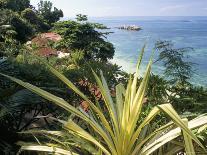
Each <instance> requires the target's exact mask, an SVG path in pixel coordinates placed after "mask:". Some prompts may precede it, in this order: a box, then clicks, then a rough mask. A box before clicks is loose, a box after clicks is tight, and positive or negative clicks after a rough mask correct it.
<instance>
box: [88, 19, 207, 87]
mask: <svg viewBox="0 0 207 155" xmlns="http://www.w3.org/2000/svg"><path fill="white" fill-rule="evenodd" d="M90 20H91V21H95V22H99V23H103V24H104V25H106V26H108V27H110V28H111V30H110V31H112V32H114V33H112V34H110V35H109V37H108V40H109V41H110V42H112V43H113V44H114V46H115V48H116V53H115V56H114V59H113V60H112V62H114V63H116V64H118V65H121V66H122V68H123V70H125V71H127V72H134V70H135V65H136V60H137V57H138V55H139V51H140V49H141V48H142V46H143V44H144V42H147V48H146V53H145V57H144V59H143V60H144V63H143V64H144V65H146V64H147V62H148V60H149V56H150V54H151V51H152V48H153V47H154V44H155V42H156V41H157V40H171V41H173V43H174V44H175V47H192V48H194V51H192V52H190V53H188V55H189V56H190V60H191V61H192V62H194V63H196V64H197V65H195V66H194V70H195V73H194V76H193V77H192V79H191V81H192V82H193V83H194V84H197V85H205V86H207V17H122V18H121V17H118V18H115V17H114V18H106V17H105V18H91V19H90ZM121 25H138V26H141V27H142V28H143V30H141V31H138V32H136V31H126V30H119V29H116V28H115V27H117V26H121ZM156 57H157V54H156V55H155V59H156ZM143 69H144V67H143ZM162 71H163V67H162V65H161V64H154V65H153V72H154V73H156V74H160V75H162Z"/></svg>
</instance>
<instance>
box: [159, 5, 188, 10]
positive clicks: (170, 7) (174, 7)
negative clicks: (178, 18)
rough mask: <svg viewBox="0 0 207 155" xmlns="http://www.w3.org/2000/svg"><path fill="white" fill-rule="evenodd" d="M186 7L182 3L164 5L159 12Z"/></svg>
mask: <svg viewBox="0 0 207 155" xmlns="http://www.w3.org/2000/svg"><path fill="white" fill-rule="evenodd" d="M183 8H186V6H184V5H171V6H166V7H163V8H161V9H160V12H168V11H176V10H180V9H183Z"/></svg>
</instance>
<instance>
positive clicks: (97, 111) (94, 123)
mask: <svg viewBox="0 0 207 155" xmlns="http://www.w3.org/2000/svg"><path fill="white" fill-rule="evenodd" d="M143 53H144V47H143V49H142V51H141V54H140V57H139V59H138V63H137V67H136V72H135V74H134V75H133V78H132V77H131V78H130V79H129V81H128V84H127V87H126V89H125V88H124V86H123V85H122V84H118V85H117V86H116V90H115V91H116V96H115V97H112V96H111V94H110V89H109V88H108V86H107V82H106V80H105V78H104V76H103V74H102V73H101V74H100V78H99V77H98V75H97V74H96V73H95V72H94V71H93V70H92V72H93V74H94V77H95V79H96V83H97V86H98V87H99V89H100V91H101V94H102V98H103V101H104V102H103V103H104V107H105V108H103V105H102V106H100V104H99V103H97V102H95V101H92V100H90V99H89V97H87V96H86V95H84V93H82V92H81V91H80V90H79V89H78V88H77V87H76V86H75V85H74V84H73V83H72V82H71V81H70V80H68V79H67V78H66V77H65V76H64V75H62V74H61V73H59V72H58V71H57V70H55V69H54V68H53V67H51V66H50V65H48V64H46V63H45V64H46V65H47V66H48V68H49V69H50V70H51V72H52V73H53V74H54V75H55V76H57V77H58V78H59V79H60V80H61V81H62V82H64V83H65V84H66V85H67V86H68V87H69V88H70V89H71V90H73V91H74V92H75V93H76V94H78V95H79V96H80V97H81V98H82V99H83V100H85V101H86V102H87V103H88V104H89V105H90V108H89V111H88V112H85V111H84V110H82V109H81V108H77V107H74V106H71V104H69V103H68V102H67V101H65V100H63V99H62V98H60V97H58V96H55V95H53V94H51V93H49V92H47V91H45V90H43V89H40V88H38V87H36V86H34V85H31V84H29V83H26V82H23V81H21V80H19V79H16V78H14V77H11V76H8V75H5V74H1V75H2V76H4V77H7V78H9V79H11V80H12V81H14V82H16V83H18V84H20V85H21V86H23V87H25V88H27V89H29V90H30V91H32V92H34V93H36V94H38V95H40V96H41V97H43V98H45V99H47V100H49V101H51V102H53V103H54V104H56V105H58V106H60V107H61V108H63V109H65V110H66V111H68V113H69V114H70V117H69V118H68V120H64V121H63V120H58V123H61V124H62V126H63V129H62V130H61V131H48V130H31V131H25V132H24V133H30V134H32V135H35V134H42V135H44V136H45V138H49V139H50V141H49V142H48V143H46V142H45V143H44V142H42V141H39V140H37V142H38V143H37V144H31V143H21V145H22V146H21V151H25V150H30V151H31V150H32V151H40V152H48V153H56V154H65V155H69V154H78V153H79V154H84V153H80V152H79V151H77V150H78V149H74V147H77V148H80V149H82V151H83V152H84V150H87V152H90V153H91V154H105V155H148V154H165V155H166V154H169V155H171V154H176V153H178V152H180V151H185V152H186V154H190V155H193V154H196V151H197V150H198V151H200V152H204V153H206V150H205V146H203V144H202V143H201V142H200V141H199V140H198V138H197V137H196V136H195V135H194V134H193V132H192V130H191V129H195V128H200V127H202V126H204V125H206V124H207V116H205V115H203V116H200V117H198V118H195V119H194V120H191V121H189V122H188V120H187V119H181V118H180V117H179V115H178V114H177V113H176V111H175V110H174V109H173V107H172V106H171V105H170V104H168V103H165V104H160V105H157V106H155V107H154V108H153V109H152V110H151V111H150V112H149V114H148V115H147V116H146V117H145V118H144V119H143V118H141V113H142V108H143V104H144V103H143V102H144V99H145V97H146V96H145V95H146V90H147V88H148V87H147V85H148V81H149V76H150V70H151V66H152V57H151V59H150V61H149V64H148V66H147V68H146V72H145V74H144V76H143V78H142V81H141V82H138V79H139V70H140V64H141V61H142V57H143ZM160 112H163V113H164V114H165V115H166V116H167V117H169V118H170V119H171V122H169V123H167V124H166V125H163V126H160V127H158V128H157V129H155V130H153V131H151V132H148V131H149V130H148V127H149V125H150V124H151V123H152V122H153V120H154V119H155V117H156V116H157V115H158V114H159V113H160ZM75 117H78V118H80V119H82V120H83V121H84V122H85V123H86V124H87V125H88V128H85V129H84V128H83V127H81V125H80V124H78V123H77V122H75V121H74V118H75ZM35 137H36V136H35ZM178 138H179V139H178ZM36 139H37V138H36ZM195 145H196V146H197V148H198V149H196V150H195V149H194V146H195ZM169 146H170V147H169ZM163 149H164V150H165V151H164V153H163V152H162V151H161V150H163Z"/></svg>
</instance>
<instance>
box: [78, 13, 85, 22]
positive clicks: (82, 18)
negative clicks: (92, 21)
mask: <svg viewBox="0 0 207 155" xmlns="http://www.w3.org/2000/svg"><path fill="white" fill-rule="evenodd" d="M76 20H77V21H78V22H83V21H87V20H88V17H87V15H82V14H78V15H76Z"/></svg>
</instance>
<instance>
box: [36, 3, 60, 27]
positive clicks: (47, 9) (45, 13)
mask: <svg viewBox="0 0 207 155" xmlns="http://www.w3.org/2000/svg"><path fill="white" fill-rule="evenodd" d="M52 6H53V4H52V2H50V1H43V0H41V1H40V2H39V3H38V13H39V14H40V15H41V16H42V17H43V18H44V19H45V20H46V21H47V23H48V24H49V25H51V24H53V23H55V22H57V21H58V20H59V19H60V18H61V17H63V12H62V10H60V9H57V8H56V7H54V8H52Z"/></svg>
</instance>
